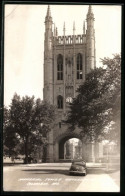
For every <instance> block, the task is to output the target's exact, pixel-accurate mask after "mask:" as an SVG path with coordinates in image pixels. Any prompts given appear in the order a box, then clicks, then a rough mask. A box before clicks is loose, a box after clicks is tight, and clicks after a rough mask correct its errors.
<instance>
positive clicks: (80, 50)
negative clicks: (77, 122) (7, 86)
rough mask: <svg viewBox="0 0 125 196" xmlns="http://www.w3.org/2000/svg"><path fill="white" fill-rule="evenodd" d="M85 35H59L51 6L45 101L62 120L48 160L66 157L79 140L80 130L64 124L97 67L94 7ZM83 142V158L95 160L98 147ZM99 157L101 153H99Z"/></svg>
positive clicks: (47, 21) (57, 123)
mask: <svg viewBox="0 0 125 196" xmlns="http://www.w3.org/2000/svg"><path fill="white" fill-rule="evenodd" d="M86 21H87V29H86V28H85V22H84V25H83V33H82V34H81V35H75V24H73V35H65V24H64V27H63V36H58V32H57V28H56V27H55V26H54V30H53V21H52V16H51V12H50V6H48V10H47V15H46V17H45V40H44V100H46V101H48V102H49V103H51V104H54V105H56V106H57V108H58V119H56V121H55V125H54V128H52V130H51V132H50V133H49V135H48V138H49V145H48V161H49V162H54V161H59V159H63V158H64V143H65V142H66V141H67V140H68V139H70V138H73V137H76V138H79V139H80V136H79V134H78V133H79V131H78V130H75V131H74V132H73V133H71V132H68V131H67V126H66V125H65V124H63V123H62V120H63V119H65V116H66V112H67V111H68V102H70V101H71V100H72V98H73V97H75V96H76V89H77V88H78V86H79V85H80V84H82V83H83V82H84V80H85V77H86V74H87V73H88V72H89V71H90V69H93V68H94V67H95V66H96V55H95V30H94V14H93V11H92V6H91V5H90V6H89V8H88V13H87V17H86ZM82 143H83V157H84V158H85V159H86V160H88V161H93V160H94V159H95V154H94V152H95V151H96V150H97V144H96V148H95V145H94V144H85V142H84V141H82ZM97 154H98V153H97Z"/></svg>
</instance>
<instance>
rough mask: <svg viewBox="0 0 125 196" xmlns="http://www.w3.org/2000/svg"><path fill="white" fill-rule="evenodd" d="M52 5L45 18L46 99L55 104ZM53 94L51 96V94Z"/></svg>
mask: <svg viewBox="0 0 125 196" xmlns="http://www.w3.org/2000/svg"><path fill="white" fill-rule="evenodd" d="M52 24H53V21H52V17H51V12H50V6H48V10H47V15H46V18H45V40H44V100H46V101H48V102H50V103H51V104H53V96H52V95H53V56H52V54H53V51H52V50H53V46H52V44H53V43H52V41H53V40H52V39H53V32H52ZM50 95H51V96H50Z"/></svg>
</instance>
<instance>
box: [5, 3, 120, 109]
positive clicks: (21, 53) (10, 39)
mask: <svg viewBox="0 0 125 196" xmlns="http://www.w3.org/2000/svg"><path fill="white" fill-rule="evenodd" d="M47 7H48V5H35V4H34V5H23V4H12V5H11V4H6V5H5V19H4V105H6V106H9V105H10V103H11V99H12V97H13V95H14V93H17V94H18V95H20V96H21V97H22V96H25V95H28V96H32V95H34V96H35V98H41V99H43V84H44V83H43V63H44V62H43V54H44V32H45V24H44V22H45V16H46V12H47ZM50 9H51V16H52V19H53V22H54V23H55V25H56V27H57V29H58V35H63V25H64V22H65V27H66V35H72V34H73V23H74V22H75V28H76V31H75V33H76V34H82V33H83V22H84V21H85V20H86V14H87V12H88V5H50ZM92 9H93V13H94V17H95V22H94V28H95V38H96V65H97V67H99V66H102V64H101V62H100V58H104V57H110V58H112V57H113V56H112V54H116V53H121V6H120V5H117V6H116V5H93V6H92Z"/></svg>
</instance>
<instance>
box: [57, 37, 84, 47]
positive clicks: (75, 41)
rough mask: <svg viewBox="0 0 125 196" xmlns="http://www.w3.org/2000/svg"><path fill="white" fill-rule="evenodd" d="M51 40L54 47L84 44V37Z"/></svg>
mask: <svg viewBox="0 0 125 196" xmlns="http://www.w3.org/2000/svg"><path fill="white" fill-rule="evenodd" d="M53 40H54V44H55V45H64V44H65V45H70V44H84V43H86V35H67V36H58V37H54V39H53Z"/></svg>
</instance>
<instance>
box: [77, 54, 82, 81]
mask: <svg viewBox="0 0 125 196" xmlns="http://www.w3.org/2000/svg"><path fill="white" fill-rule="evenodd" d="M77 79H82V55H81V54H80V53H79V54H78V55H77Z"/></svg>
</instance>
